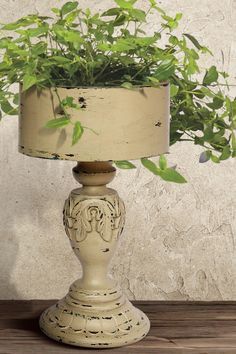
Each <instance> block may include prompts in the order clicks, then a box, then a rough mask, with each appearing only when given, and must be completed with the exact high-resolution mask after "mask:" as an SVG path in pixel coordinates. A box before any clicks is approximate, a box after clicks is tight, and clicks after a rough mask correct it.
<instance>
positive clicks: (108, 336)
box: [40, 162, 150, 348]
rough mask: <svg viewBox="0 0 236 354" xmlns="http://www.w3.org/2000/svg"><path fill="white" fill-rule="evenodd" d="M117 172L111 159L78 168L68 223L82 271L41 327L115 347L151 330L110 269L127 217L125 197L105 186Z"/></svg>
mask: <svg viewBox="0 0 236 354" xmlns="http://www.w3.org/2000/svg"><path fill="white" fill-rule="evenodd" d="M115 172H116V170H115V168H114V167H112V165H111V164H110V163H108V162H88V163H85V162H81V163H78V165H77V166H76V167H75V168H74V169H73V175H74V177H75V179H76V180H77V181H78V182H80V183H81V184H82V185H83V187H82V188H79V189H75V190H73V191H72V192H71V194H70V196H69V199H67V201H66V203H65V208H64V225H65V229H66V233H67V235H68V237H69V239H70V242H71V245H72V248H73V250H74V252H75V254H76V255H77V257H78V258H79V260H80V262H81V264H82V268H83V276H82V278H81V279H79V280H77V281H75V282H74V284H73V285H72V286H71V287H70V290H69V293H68V295H66V297H65V298H64V299H62V300H60V301H59V302H58V303H57V304H56V305H54V306H52V307H50V308H49V309H47V310H46V311H45V312H44V313H43V314H42V315H41V318H40V327H41V329H42V331H43V332H44V333H45V334H46V335H47V336H49V337H51V338H52V339H54V340H57V341H60V342H63V343H67V344H71V345H75V346H81V347H89V348H111V347H119V346H123V345H128V344H131V343H134V342H137V341H139V340H141V339H142V338H144V337H145V336H146V335H147V333H148V331H149V328H150V323H149V320H148V318H147V317H146V315H145V314H143V313H142V312H141V311H140V310H138V309H136V308H135V307H134V306H133V305H132V304H131V303H130V301H129V300H128V299H127V298H126V296H125V295H124V294H123V292H122V290H121V289H120V288H119V286H118V285H117V283H116V282H115V281H114V280H113V279H112V278H111V277H110V276H109V275H108V265H109V262H110V260H111V258H112V256H113V254H114V252H115V249H116V247H117V242H118V239H119V236H120V234H121V233H122V230H123V226H124V218H125V208H124V204H123V202H122V200H121V199H120V198H119V196H118V194H117V192H116V191H115V190H113V189H110V188H107V187H106V184H108V183H109V182H111V181H112V180H113V178H114V177H115Z"/></svg>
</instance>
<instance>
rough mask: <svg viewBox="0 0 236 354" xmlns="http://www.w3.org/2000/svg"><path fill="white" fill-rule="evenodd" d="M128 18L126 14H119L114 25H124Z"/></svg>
mask: <svg viewBox="0 0 236 354" xmlns="http://www.w3.org/2000/svg"><path fill="white" fill-rule="evenodd" d="M126 18H127V17H126V16H125V15H120V16H117V17H116V19H115V20H114V22H113V26H116V27H118V26H122V25H123V24H124V23H125V21H126Z"/></svg>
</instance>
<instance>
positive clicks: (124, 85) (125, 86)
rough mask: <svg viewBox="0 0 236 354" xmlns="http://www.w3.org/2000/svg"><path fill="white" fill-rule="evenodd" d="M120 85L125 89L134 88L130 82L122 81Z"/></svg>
mask: <svg viewBox="0 0 236 354" xmlns="http://www.w3.org/2000/svg"><path fill="white" fill-rule="evenodd" d="M121 87H123V88H126V89H128V90H131V89H133V88H134V87H133V85H132V84H131V82H124V83H123V84H122V85H121Z"/></svg>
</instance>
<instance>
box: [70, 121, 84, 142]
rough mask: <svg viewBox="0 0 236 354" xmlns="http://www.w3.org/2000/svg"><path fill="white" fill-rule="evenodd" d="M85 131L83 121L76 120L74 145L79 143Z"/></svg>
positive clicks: (73, 137)
mask: <svg viewBox="0 0 236 354" xmlns="http://www.w3.org/2000/svg"><path fill="white" fill-rule="evenodd" d="M83 133H84V128H83V127H82V125H81V123H80V122H79V121H78V122H76V123H75V125H74V129H73V136H72V145H75V144H77V143H78V141H79V139H80V138H81V136H82V135H83Z"/></svg>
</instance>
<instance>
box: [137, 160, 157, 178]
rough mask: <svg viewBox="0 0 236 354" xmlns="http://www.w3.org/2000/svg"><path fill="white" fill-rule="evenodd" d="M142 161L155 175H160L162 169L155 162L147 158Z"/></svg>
mask: <svg viewBox="0 0 236 354" xmlns="http://www.w3.org/2000/svg"><path fill="white" fill-rule="evenodd" d="M141 162H142V164H143V166H144V167H145V168H146V169H148V170H149V171H150V172H152V173H154V175H156V176H159V175H160V169H159V168H158V167H157V166H156V164H155V163H154V162H152V161H151V160H149V159H147V158H143V159H141Z"/></svg>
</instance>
